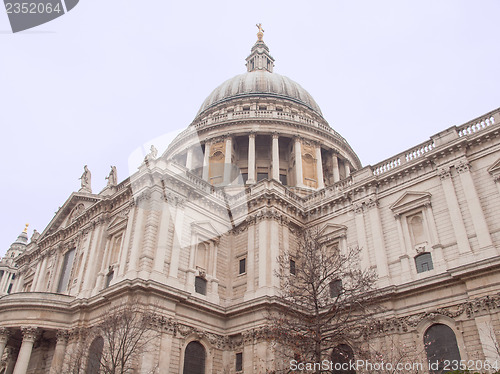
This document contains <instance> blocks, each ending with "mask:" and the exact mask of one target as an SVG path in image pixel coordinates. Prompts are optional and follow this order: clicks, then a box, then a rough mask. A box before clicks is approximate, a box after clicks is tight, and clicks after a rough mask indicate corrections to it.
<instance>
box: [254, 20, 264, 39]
mask: <svg viewBox="0 0 500 374" xmlns="http://www.w3.org/2000/svg"><path fill="white" fill-rule="evenodd" d="M255 26H257V27H258V28H259V32H258V33H257V38H258V39H259V42H261V41H262V38H263V37H264V29H263V28H262V23H257V24H256V25H255Z"/></svg>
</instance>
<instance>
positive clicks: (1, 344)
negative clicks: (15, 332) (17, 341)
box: [0, 327, 10, 359]
mask: <svg viewBox="0 0 500 374" xmlns="http://www.w3.org/2000/svg"><path fill="white" fill-rule="evenodd" d="M9 336H10V331H9V330H8V329H6V328H5V327H0V359H1V358H2V356H3V351H4V350H5V347H6V345H7V341H8V340H9Z"/></svg>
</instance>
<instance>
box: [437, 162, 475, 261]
mask: <svg viewBox="0 0 500 374" xmlns="http://www.w3.org/2000/svg"><path fill="white" fill-rule="evenodd" d="M438 175H439V178H440V179H441V185H442V186H443V192H444V196H445V199H446V204H447V206H448V212H449V213H450V219H451V224H452V226H453V232H454V234H455V238H456V239H457V247H458V252H459V253H460V254H471V253H472V251H471V248H470V244H469V238H468V237H467V232H466V230H465V224H464V221H463V217H462V213H461V212H460V206H459V205H458V200H457V195H456V194H455V187H454V186H453V181H452V180H451V170H450V167H449V166H446V167H441V168H440V169H438Z"/></svg>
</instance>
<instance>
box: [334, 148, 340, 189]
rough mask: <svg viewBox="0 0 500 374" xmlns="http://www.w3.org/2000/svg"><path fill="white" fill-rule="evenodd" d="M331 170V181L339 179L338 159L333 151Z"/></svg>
mask: <svg viewBox="0 0 500 374" xmlns="http://www.w3.org/2000/svg"><path fill="white" fill-rule="evenodd" d="M332 172H333V183H336V182H338V181H339V180H340V173H339V159H338V158H337V155H336V154H335V153H332Z"/></svg>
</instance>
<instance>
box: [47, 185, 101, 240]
mask: <svg viewBox="0 0 500 374" xmlns="http://www.w3.org/2000/svg"><path fill="white" fill-rule="evenodd" d="M100 200H101V199H100V198H97V197H93V196H89V195H88V194H80V193H78V192H73V193H72V194H71V195H70V197H69V198H68V200H66V202H65V203H64V204H63V206H62V207H60V208H59V210H58V211H57V212H56V214H55V216H54V218H52V220H51V221H50V223H49V224H48V225H47V227H46V228H45V230H44V231H43V232H42V234H41V235H40V239H42V238H43V237H44V236H45V235H50V234H52V233H54V232H56V231H57V230H59V229H61V228H65V227H67V226H69V225H71V224H72V223H73V222H74V221H75V220H76V219H77V218H78V217H79V216H81V215H82V214H83V213H84V212H85V211H86V210H87V209H88V208H90V207H91V206H93V205H94V204H96V203H97V202H98V201H100Z"/></svg>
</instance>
